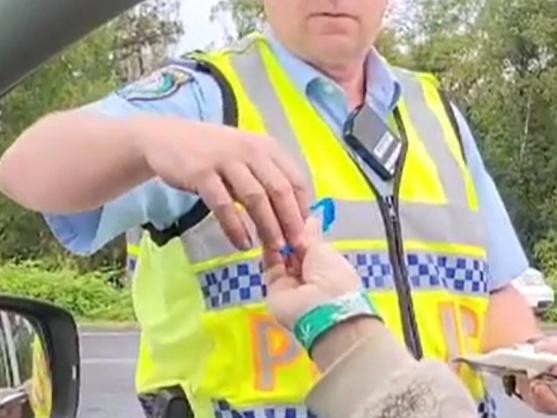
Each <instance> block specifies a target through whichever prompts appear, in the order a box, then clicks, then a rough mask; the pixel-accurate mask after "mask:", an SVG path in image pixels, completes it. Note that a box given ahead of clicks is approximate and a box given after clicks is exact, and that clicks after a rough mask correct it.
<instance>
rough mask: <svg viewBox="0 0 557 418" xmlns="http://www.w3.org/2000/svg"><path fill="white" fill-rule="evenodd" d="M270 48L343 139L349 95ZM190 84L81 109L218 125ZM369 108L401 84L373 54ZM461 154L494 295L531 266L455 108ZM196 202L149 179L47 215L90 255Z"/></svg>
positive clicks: (200, 86)
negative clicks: (96, 203)
mask: <svg viewBox="0 0 557 418" xmlns="http://www.w3.org/2000/svg"><path fill="white" fill-rule="evenodd" d="M267 37H268V38H269V41H270V44H271V47H272V49H273V51H274V53H275V55H276V57H277V59H278V60H279V62H280V63H281V65H282V67H283V68H284V69H285V71H286V72H287V73H288V74H289V76H290V77H291V79H292V80H293V82H294V83H295V85H296V86H297V87H298V89H300V91H302V92H304V93H305V94H306V96H307V99H308V100H309V101H310V102H311V103H312V104H313V106H314V107H315V109H316V110H317V111H318V112H319V114H320V115H322V117H323V118H324V119H325V120H326V121H327V122H328V124H329V125H330V127H331V128H332V129H333V130H334V131H335V132H337V133H339V134H340V132H341V130H342V126H343V125H344V122H345V120H346V119H347V117H348V114H349V108H348V103H347V100H346V97H345V95H344V93H343V92H342V90H341V89H340V87H339V86H338V85H337V84H336V83H334V82H333V81H332V80H330V79H328V78H327V77H326V76H324V75H323V74H321V73H319V72H318V71H317V70H316V69H314V68H313V67H311V66H310V65H308V64H306V63H305V62H303V61H302V60H300V59H298V58H297V57H295V56H293V55H292V54H291V53H289V52H288V51H287V50H286V49H285V48H284V47H283V46H282V45H281V44H280V43H279V42H278V41H277V40H276V39H275V38H274V37H273V36H272V35H271V34H270V33H267ZM190 73H191V80H189V82H188V83H187V84H186V85H183V86H182V87H181V88H180V89H179V90H177V91H176V92H175V93H174V94H173V95H170V96H167V97H164V98H161V99H159V100H143V101H141V100H134V101H133V102H131V101H127V100H126V99H124V98H123V97H122V96H120V95H118V94H116V93H112V94H110V95H108V96H107V97H105V98H103V99H101V100H100V101H98V102H95V103H92V104H89V105H87V106H85V108H84V111H88V112H96V113H99V114H102V115H106V116H107V117H113V118H125V117H129V116H131V115H135V114H138V113H141V112H149V113H156V114H160V115H173V116H179V117H182V118H186V119H190V120H198V121H205V122H212V123H222V101H221V94H220V89H219V87H218V86H217V84H216V83H215V82H214V80H213V79H212V78H211V77H210V76H209V75H207V74H204V73H198V72H195V71H194V70H190ZM366 87H367V93H366V102H367V104H368V105H370V106H371V107H372V108H373V109H374V110H375V111H376V112H377V113H379V114H380V115H382V116H384V117H386V115H387V114H388V113H389V112H390V111H392V110H393V109H394V107H395V106H396V104H397V102H398V99H399V97H400V94H401V92H400V85H399V84H398V83H397V81H396V79H395V77H394V75H393V74H392V73H391V71H390V70H389V68H388V66H387V65H386V64H385V63H384V62H383V60H382V58H381V57H380V56H379V55H378V54H377V52H375V51H371V53H370V55H369V58H368V61H367V86H366ZM455 113H456V119H457V123H458V124H459V126H460V129H461V134H462V141H463V148H464V153H465V155H466V158H467V161H468V166H469V169H470V172H471V176H472V179H473V181H474V184H475V186H476V190H477V193H478V199H479V205H480V211H481V215H482V218H483V222H484V227H485V234H486V237H487V254H488V262H489V265H490V268H491V273H492V277H493V281H492V283H491V285H490V287H491V289H492V290H495V289H498V288H501V287H503V286H505V285H506V284H508V283H509V282H510V281H511V280H512V279H514V278H515V277H516V276H518V275H519V274H520V273H522V272H523V271H524V270H525V269H526V268H527V267H528V262H527V259H526V257H525V254H524V251H523V249H522V247H521V245H520V243H519V241H518V239H517V236H516V233H515V231H514V228H513V226H512V224H511V222H510V219H509V216H508V214H507V212H506V210H505V207H504V205H503V202H502V200H501V197H500V196H499V193H498V191H497V189H496V187H495V184H494V182H493V180H492V179H491V177H490V175H489V174H488V172H487V171H486V168H485V166H484V163H483V161H482V158H481V156H480V154H479V151H478V149H477V146H476V143H475V141H474V138H473V136H472V134H471V132H470V129H469V127H468V125H467V123H466V121H465V120H464V118H463V116H462V114H461V113H460V112H459V111H458V110H457V109H455ZM197 200H198V197H197V196H195V195H192V194H189V193H185V192H182V191H179V190H176V189H173V188H171V187H170V186H168V185H166V184H164V183H163V182H162V181H161V180H160V179H152V180H150V181H148V182H146V183H144V184H142V185H139V186H137V187H135V188H134V189H132V190H130V191H129V192H127V193H125V194H124V195H122V196H120V197H118V198H116V199H115V200H113V201H111V202H108V203H106V204H105V205H104V206H103V207H102V208H99V209H98V210H94V211H91V212H86V213H81V214H69V215H48V214H46V215H45V219H46V221H47V223H48V225H49V226H50V228H51V229H52V231H53V233H54V234H55V236H56V237H57V238H58V239H59V240H60V242H61V243H62V244H63V245H64V246H65V247H66V248H67V249H68V250H70V251H72V252H74V253H77V254H82V255H88V254H91V253H93V252H95V251H97V250H98V249H99V248H101V247H102V246H104V245H105V244H107V243H108V242H109V241H111V240H112V239H114V238H115V237H117V236H119V235H121V234H122V233H124V232H125V231H127V230H128V229H129V228H132V227H135V226H138V225H142V224H145V223H148V222H152V223H153V224H154V225H155V226H156V227H157V228H161V229H162V228H165V227H168V226H169V225H171V224H172V223H173V222H175V221H176V220H177V219H178V218H179V217H180V216H182V215H184V214H185V213H187V212H188V211H189V210H190V209H191V208H192V206H193V205H194V204H195V202H196V201H197Z"/></svg>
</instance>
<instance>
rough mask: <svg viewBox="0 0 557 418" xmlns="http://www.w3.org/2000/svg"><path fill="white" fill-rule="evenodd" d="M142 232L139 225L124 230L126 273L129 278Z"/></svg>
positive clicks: (135, 262) (134, 263)
mask: <svg viewBox="0 0 557 418" xmlns="http://www.w3.org/2000/svg"><path fill="white" fill-rule="evenodd" d="M142 234H143V229H142V228H141V227H137V228H131V229H129V230H128V231H126V275H127V276H128V278H130V279H131V278H132V277H133V274H134V272H135V265H136V264H137V257H138V256H139V244H140V242H141V236H142Z"/></svg>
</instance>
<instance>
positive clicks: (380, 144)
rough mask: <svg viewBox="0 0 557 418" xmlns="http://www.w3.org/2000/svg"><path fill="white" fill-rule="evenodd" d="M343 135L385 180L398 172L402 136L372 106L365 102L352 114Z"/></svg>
mask: <svg viewBox="0 0 557 418" xmlns="http://www.w3.org/2000/svg"><path fill="white" fill-rule="evenodd" d="M344 139H345V141H346V142H347V143H348V145H350V147H352V149H353V150H354V151H355V152H356V153H357V154H358V155H359V156H360V157H361V158H362V159H363V160H364V161H365V162H366V164H368V165H369V166H370V167H371V168H372V169H373V170H375V172H376V173H377V174H379V176H381V178H382V179H383V180H391V179H392V178H393V177H394V176H395V173H396V166H397V162H398V160H399V158H400V154H401V153H402V140H401V139H400V138H399V137H398V136H396V135H395V134H394V133H393V132H391V130H390V129H389V127H388V125H387V124H386V123H385V121H384V120H383V119H381V117H380V116H379V115H378V114H377V113H376V112H374V111H373V109H371V107H369V106H365V105H364V106H362V107H360V108H358V109H357V110H356V111H354V112H353V113H352V114H351V115H350V118H349V120H348V122H347V123H346V125H345V131H344Z"/></svg>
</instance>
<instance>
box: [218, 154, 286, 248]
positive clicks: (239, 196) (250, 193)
mask: <svg viewBox="0 0 557 418" xmlns="http://www.w3.org/2000/svg"><path fill="white" fill-rule="evenodd" d="M222 175H223V177H224V180H225V181H226V183H227V184H228V186H229V190H230V191H231V193H232V194H233V197H234V198H235V199H236V200H238V201H239V202H240V203H242V205H243V206H244V207H245V208H246V211H247V212H248V214H249V216H250V218H251V220H252V221H253V223H254V224H255V226H256V228H257V234H258V235H259V238H260V240H261V241H262V243H263V245H265V246H268V247H269V248H270V249H272V250H275V251H279V250H280V249H281V248H283V247H284V246H285V245H286V241H285V239H284V236H283V234H282V230H281V228H280V225H279V222H278V220H277V217H276V215H275V212H274V211H273V207H272V206H271V202H270V201H269V198H268V196H267V193H266V191H265V189H264V188H263V186H262V185H261V184H260V183H259V182H258V181H257V179H256V178H255V177H254V175H253V174H252V172H251V171H250V169H249V168H248V167H247V166H245V165H243V164H229V165H227V166H226V167H225V168H224V169H223V172H222Z"/></svg>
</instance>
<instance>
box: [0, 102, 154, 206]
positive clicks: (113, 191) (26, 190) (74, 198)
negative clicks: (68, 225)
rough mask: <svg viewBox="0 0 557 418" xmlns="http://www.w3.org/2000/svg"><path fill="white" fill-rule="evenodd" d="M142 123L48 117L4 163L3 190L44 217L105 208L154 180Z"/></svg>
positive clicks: (0, 164) (0, 169)
mask: <svg viewBox="0 0 557 418" xmlns="http://www.w3.org/2000/svg"><path fill="white" fill-rule="evenodd" d="M138 122H140V121H139V120H138V119H130V120H127V121H124V120H114V119H110V118H105V117H102V116H95V115H86V114H84V113H82V112H79V111H68V112H61V113H56V114H52V115H49V116H47V117H45V118H43V119H41V120H39V121H38V122H37V123H35V124H34V125H33V126H31V127H30V128H29V129H27V130H26V131H25V132H23V134H22V135H21V136H20V137H19V138H18V139H17V141H16V142H15V143H14V144H13V145H12V147H11V148H9V149H8V151H7V152H6V153H5V154H4V156H2V158H1V159H0V189H1V190H2V192H3V193H5V194H6V195H7V196H8V197H10V198H11V199H13V200H15V201H16V202H18V203H19V204H21V205H23V206H24V207H27V208H28V209H31V210H35V211H40V212H47V213H69V212H80V211H85V210H90V209H94V208H97V207H100V206H102V205H103V204H104V203H106V202H107V201H109V200H111V199H113V198H114V197H117V196H118V195H120V194H122V193H123V192H125V191H127V190H129V189H131V188H132V187H133V186H135V185H137V184H140V183H141V182H143V181H145V180H147V179H149V178H150V177H152V176H153V173H152V172H151V171H150V169H149V167H148V165H147V164H146V162H145V159H144V157H143V155H142V152H141V150H140V149H139V146H138V145H137V141H136V138H135V136H136V135H135V132H137V130H138V126H137V124H138Z"/></svg>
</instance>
